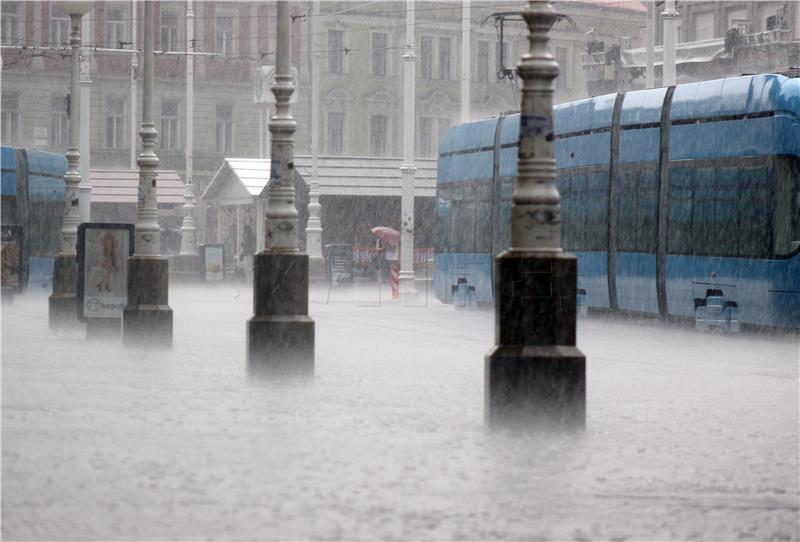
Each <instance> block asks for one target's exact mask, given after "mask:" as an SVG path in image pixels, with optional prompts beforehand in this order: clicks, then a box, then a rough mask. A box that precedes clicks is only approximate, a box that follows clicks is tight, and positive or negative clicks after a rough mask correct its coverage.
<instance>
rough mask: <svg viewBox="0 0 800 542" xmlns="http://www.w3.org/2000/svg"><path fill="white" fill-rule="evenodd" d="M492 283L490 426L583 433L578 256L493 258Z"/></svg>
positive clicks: (488, 372)
mask: <svg viewBox="0 0 800 542" xmlns="http://www.w3.org/2000/svg"><path fill="white" fill-rule="evenodd" d="M495 280H496V283H495V299H496V300H497V301H496V306H495V342H496V346H495V347H494V348H493V349H492V350H491V351H490V352H489V354H487V356H486V382H485V391H486V419H487V422H488V423H489V424H490V425H498V424H501V423H506V422H507V423H512V424H522V425H524V426H526V427H528V428H532V429H537V428H550V427H554V428H561V427H565V428H567V427H568V428H581V427H584V425H585V423H586V422H585V420H586V359H585V357H584V356H583V354H582V353H581V352H580V351H579V350H578V349H577V348H576V347H575V326H576V321H577V314H576V291H577V290H576V286H577V284H576V281H577V260H576V259H575V256H574V255H573V254H568V253H563V252H562V253H542V252H523V251H515V250H508V251H506V252H503V253H501V254H499V255H498V256H497V258H495Z"/></svg>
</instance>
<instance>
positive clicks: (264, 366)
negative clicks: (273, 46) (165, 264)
mask: <svg viewBox="0 0 800 542" xmlns="http://www.w3.org/2000/svg"><path fill="white" fill-rule="evenodd" d="M277 12H278V44H277V45H278V46H277V49H278V50H277V62H276V66H275V82H274V83H273V84H272V87H271V88H272V93H273V94H274V95H275V115H273V117H272V118H271V119H270V123H269V131H270V133H271V135H272V137H271V152H270V158H271V161H270V177H269V182H268V184H267V208H266V220H265V227H264V230H265V233H264V237H265V243H264V244H265V247H264V249H263V250H261V251H260V252H258V253H257V254H256V255H255V256H254V258H253V312H254V315H253V317H252V318H250V319H249V320H248V321H247V367H248V372H249V374H251V375H253V376H260V375H276V376H282V375H291V376H305V377H308V376H313V374H314V321H313V320H312V319H311V318H310V317H309V316H308V268H309V258H308V254H306V253H304V252H301V251H300V249H299V248H298V227H299V220H298V213H297V208H296V207H295V197H294V195H295V193H294V182H295V169H294V141H293V136H294V132H295V129H296V127H297V123H296V122H295V120H294V118H293V117H292V114H291V106H290V105H289V99H290V98H291V96H292V93H293V92H294V83H293V82H292V76H291V73H290V71H289V5H288V2H286V1H279V2H278V10H277Z"/></svg>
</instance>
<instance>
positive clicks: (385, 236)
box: [370, 226, 400, 243]
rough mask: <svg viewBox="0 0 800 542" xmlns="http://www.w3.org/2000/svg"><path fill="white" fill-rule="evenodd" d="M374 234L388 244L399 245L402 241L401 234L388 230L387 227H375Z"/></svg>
mask: <svg viewBox="0 0 800 542" xmlns="http://www.w3.org/2000/svg"><path fill="white" fill-rule="evenodd" d="M370 231H372V233H374V234H375V235H377V236H378V239H381V240H383V241H386V242H387V243H398V242H399V241H400V232H399V231H397V230H393V229H392V228H387V227H386V226H375V227H374V228H372V230H370Z"/></svg>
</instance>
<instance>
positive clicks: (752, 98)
mask: <svg viewBox="0 0 800 542" xmlns="http://www.w3.org/2000/svg"><path fill="white" fill-rule="evenodd" d="M555 128H556V131H555V134H556V163H557V168H558V173H557V185H558V189H559V191H560V193H561V217H562V245H563V246H564V248H565V250H568V251H570V252H574V253H575V254H576V255H577V257H578V274H579V276H578V292H579V298H581V299H579V300H578V303H579V305H580V304H581V303H585V304H587V305H588V306H589V307H596V308H605V309H611V310H622V311H633V312H640V313H652V314H656V315H661V316H668V315H672V316H682V317H691V318H697V320H698V325H700V324H701V323H705V324H714V323H715V321H714V317H711V314H712V313H715V314H717V316H719V317H720V318H722V319H723V320H724V319H726V318H727V322H728V323H730V322H732V321H741V322H742V323H747V324H754V325H763V326H773V327H782V328H793V329H798V328H800V79H789V78H786V77H784V76H781V75H754V76H743V77H733V78H727V79H721V80H715V81H707V82H702V83H690V84H683V85H677V86H672V87H666V88H658V89H650V90H643V91H633V92H628V93H624V94H611V95H607V96H601V97H596V98H590V99H585V100H581V101H577V102H573V103H569V104H563V105H560V106H558V107H556V111H555ZM518 129H519V115H518V114H516V115H508V116H506V115H501V116H499V117H497V118H491V119H486V120H483V121H479V122H473V123H467V124H462V125H459V126H456V127H454V128H452V129H451V130H450V131H448V132H447V134H445V136H444V138H443V140H442V143H441V145H440V148H439V161H438V174H437V175H438V177H437V232H436V243H437V254H436V275H435V288H436V296H437V297H438V298H439V299H440V300H441V301H443V302H451V301H452V295H453V294H454V293H455V292H456V291H457V290H458V288H459V286H458V285H459V283H460V285H461V286H463V285H464V284H468V285H469V288H470V289H471V290H473V292H474V295H475V297H476V298H477V300H478V302H485V303H491V302H492V299H493V295H492V282H493V281H492V272H493V266H492V255H494V254H497V253H498V252H500V251H502V250H505V249H506V248H507V247H508V246H509V244H510V209H511V193H512V191H513V187H514V180H515V177H516V174H517V139H518Z"/></svg>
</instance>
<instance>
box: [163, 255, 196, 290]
mask: <svg viewBox="0 0 800 542" xmlns="http://www.w3.org/2000/svg"><path fill="white" fill-rule="evenodd" d="M169 276H170V280H173V281H175V282H179V283H181V284H194V283H197V282H200V280H201V278H202V275H201V274H200V256H199V255H198V254H175V255H174V256H171V257H170V262H169Z"/></svg>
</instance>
